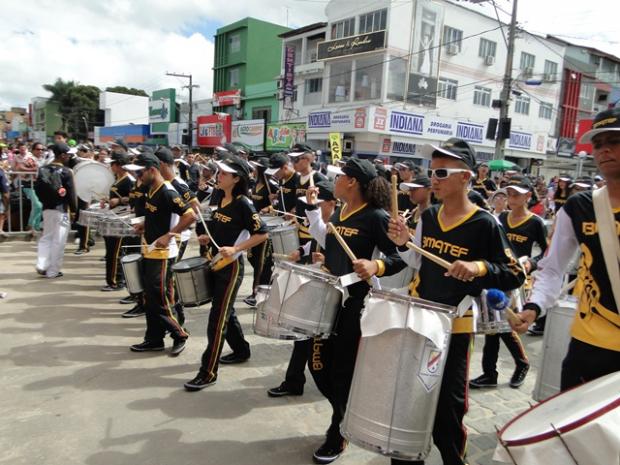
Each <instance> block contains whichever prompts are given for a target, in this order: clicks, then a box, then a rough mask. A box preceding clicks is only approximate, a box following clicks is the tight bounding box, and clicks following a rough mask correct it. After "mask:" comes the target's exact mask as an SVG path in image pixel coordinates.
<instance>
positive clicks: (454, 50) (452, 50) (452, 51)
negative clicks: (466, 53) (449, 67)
mask: <svg viewBox="0 0 620 465" xmlns="http://www.w3.org/2000/svg"><path fill="white" fill-rule="evenodd" d="M446 53H447V54H448V55H457V54H458V53H459V46H458V45H456V44H450V45H448V47H447V48H446Z"/></svg>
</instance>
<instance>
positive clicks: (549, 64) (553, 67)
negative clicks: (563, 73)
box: [543, 60, 558, 81]
mask: <svg viewBox="0 0 620 465" xmlns="http://www.w3.org/2000/svg"><path fill="white" fill-rule="evenodd" d="M557 75H558V64H557V63H556V62H554V61H549V60H545V75H544V76H543V78H544V79H545V81H555V80H556V79H557Z"/></svg>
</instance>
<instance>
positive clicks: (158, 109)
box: [149, 89, 177, 124]
mask: <svg viewBox="0 0 620 465" xmlns="http://www.w3.org/2000/svg"><path fill="white" fill-rule="evenodd" d="M176 111H177V110H176V89H161V90H156V91H154V92H153V94H152V95H151V98H150V99H149V123H150V124H153V123H174V122H176V120H177V119H176V116H177V115H176Z"/></svg>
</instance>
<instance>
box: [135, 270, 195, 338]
mask: <svg viewBox="0 0 620 465" xmlns="http://www.w3.org/2000/svg"><path fill="white" fill-rule="evenodd" d="M173 262H174V259H153V258H144V259H143V261H142V266H143V269H142V273H143V276H144V307H145V311H146V334H145V336H144V340H145V341H146V342H151V343H154V344H159V343H162V344H163V341H164V336H165V335H166V331H168V332H170V335H171V336H172V339H174V340H175V341H176V340H182V339H187V337H188V334H187V333H186V332H185V330H184V329H183V327H182V326H181V325H180V324H179V322H178V321H177V319H176V318H175V316H174V314H173V313H172V308H173V305H174V300H173V299H174V286H173V282H172V270H171V267H172V264H173Z"/></svg>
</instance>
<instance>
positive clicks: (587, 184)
mask: <svg viewBox="0 0 620 465" xmlns="http://www.w3.org/2000/svg"><path fill="white" fill-rule="evenodd" d="M593 185H594V182H593V181H592V178H591V177H589V176H581V177H578V178H577V179H575V181H574V182H573V183H572V184H571V187H573V186H578V187H581V188H583V189H592V186H593Z"/></svg>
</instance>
